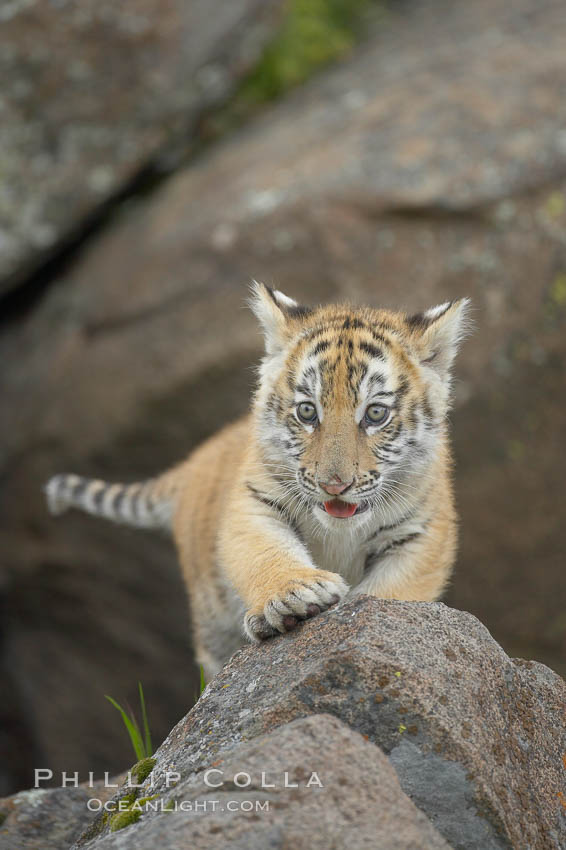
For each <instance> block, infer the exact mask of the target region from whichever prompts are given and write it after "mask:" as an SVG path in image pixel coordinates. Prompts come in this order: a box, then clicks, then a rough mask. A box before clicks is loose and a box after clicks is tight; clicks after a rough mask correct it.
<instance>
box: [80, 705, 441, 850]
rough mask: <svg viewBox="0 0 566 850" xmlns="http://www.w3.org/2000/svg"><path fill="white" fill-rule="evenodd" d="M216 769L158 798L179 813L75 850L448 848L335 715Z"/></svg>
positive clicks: (239, 753) (371, 748)
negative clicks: (84, 849) (158, 849)
mask: <svg viewBox="0 0 566 850" xmlns="http://www.w3.org/2000/svg"><path fill="white" fill-rule="evenodd" d="M214 764H215V765H217V766H216V768H213V772H212V773H211V774H209V775H208V776H207V774H206V771H201V772H200V773H197V774H192V775H191V776H190V777H189V778H188V779H186V780H185V781H182V782H180V783H179V784H178V785H177V786H176V787H175V789H174V790H172V791H170V792H169V793H166V794H164V795H160V797H159V800H160V801H161V802H162V804H163V806H166V805H167V804H168V803H172V804H173V805H175V803H176V805H177V811H172V812H170V813H163V814H161V813H159V814H157V815H153V816H152V815H149V816H147V815H146V818H145V820H144V822H143V823H140V824H139V825H138V826H134V827H133V828H128V829H127V830H125V831H124V832H122V831H119V832H115V833H112V834H110V835H108V836H107V837H105V838H102V839H99V840H97V841H93V842H87V843H86V844H84V843H83V842H79V844H78V845H77V846H86V847H96V848H101V849H102V848H105V847H108V848H112V847H115V848H118V847H119V848H121V850H134V849H135V850H144V848H148V850H151V848H154V847H166V848H167V850H185V848H187V847H190V848H191V850H220V848H226V850H228V848H230V850H265V848H267V847H269V848H273V850H276V848H281V850H283V848H287V847H293V848H296V850H303V848H304V850H311V848H312V850H329V848H336V850H338V848H343V847H347V846H351V847H356V848H360V850H449V845H448V844H447V843H446V842H445V841H444V840H443V838H442V837H441V836H440V835H439V833H438V832H437V831H436V830H435V829H434V827H433V826H432V825H431V824H430V822H429V821H428V820H427V818H426V817H425V815H423V814H422V812H420V811H418V809H416V808H415V806H414V805H413V803H411V801H410V800H409V799H408V798H407V796H406V795H405V794H403V792H402V791H401V789H400V787H399V781H398V779H397V776H396V773H395V770H394V769H393V768H392V767H391V765H390V763H389V762H388V760H387V758H386V756H384V755H383V753H382V752H381V751H380V750H379V748H378V747H376V746H375V745H374V744H372V743H370V742H368V741H366V740H364V739H363V738H362V736H361V735H359V734H358V733H357V732H353V731H352V730H351V729H348V727H347V726H345V725H344V724H343V723H340V721H338V720H336V718H334V717H328V716H327V715H324V714H322V715H315V716H313V717H309V718H306V719H301V720H295V721H294V722H292V723H289V724H288V725H286V726H284V727H283V728H281V729H277V730H275V731H274V732H272V733H271V734H269V735H266V736H260V737H258V738H257V739H256V740H254V741H252V742H249V743H243V744H241V745H240V746H237V747H235V748H233V749H232V750H230V751H229V752H228V754H227V755H226V756H225V757H224V758H222V757H221V758H219V759H215V761H214ZM207 782H208V783H212V784H213V785H214V787H211V785H210V784H207ZM319 783H320V785H319ZM285 784H286V785H287V787H285ZM267 786H272V787H267ZM292 786H296V787H292ZM213 803H214V806H213ZM181 804H183V805H184V806H185V807H186V808H188V807H189V806H192V809H193V810H192V811H188V810H185V811H183V810H180V808H179V807H180V805H181ZM266 805H267V807H268V808H265V807H266ZM205 806H207V808H206V809H205ZM199 807H200V808H199ZM230 809H232V811H230ZM150 818H151V820H150Z"/></svg>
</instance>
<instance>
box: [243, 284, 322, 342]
mask: <svg viewBox="0 0 566 850" xmlns="http://www.w3.org/2000/svg"><path fill="white" fill-rule="evenodd" d="M249 305H250V307H251V309H252V310H253V312H254V313H255V315H256V316H257V318H258V319H259V322H260V324H261V326H262V329H263V333H264V336H265V351H266V354H268V355H274V354H278V353H279V352H280V351H281V350H282V349H283V348H284V347H285V345H286V344H287V343H288V342H289V340H290V338H291V336H292V334H293V331H294V330H296V325H295V327H293V324H294V323H295V322H296V320H297V319H302V318H304V317H305V316H308V314H309V313H310V312H311V311H310V310H309V308H308V307H300V306H299V304H297V302H296V301H293V299H292V298H288V297H287V295H284V294H283V293H282V292H279V290H278V289H271V288H270V287H269V286H266V285H265V284H264V283H258V282H257V281H256V280H254V281H253V283H252V285H251V296H250V299H249Z"/></svg>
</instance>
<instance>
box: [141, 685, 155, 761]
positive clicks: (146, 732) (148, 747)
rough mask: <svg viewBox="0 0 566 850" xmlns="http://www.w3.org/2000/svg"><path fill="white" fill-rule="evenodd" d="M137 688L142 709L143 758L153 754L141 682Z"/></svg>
mask: <svg viewBox="0 0 566 850" xmlns="http://www.w3.org/2000/svg"><path fill="white" fill-rule="evenodd" d="M138 688H139V692H140V705H141V710H142V723H143V731H144V738H145V741H144V747H145V754H144V756H145V758H148V757H149V756H151V755H153V745H152V743H151V732H150V731H149V723H148V722H147V712H146V710H145V697H144V695H143V688H142V683H141V682H138Z"/></svg>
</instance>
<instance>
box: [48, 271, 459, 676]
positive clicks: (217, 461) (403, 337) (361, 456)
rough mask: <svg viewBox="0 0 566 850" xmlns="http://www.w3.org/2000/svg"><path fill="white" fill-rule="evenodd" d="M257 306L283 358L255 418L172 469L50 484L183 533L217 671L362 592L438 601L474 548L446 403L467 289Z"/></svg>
mask: <svg viewBox="0 0 566 850" xmlns="http://www.w3.org/2000/svg"><path fill="white" fill-rule="evenodd" d="M251 306H252V309H253V310H254V312H255V314H256V316H257V318H258V319H259V322H260V324H261V326H262V329H263V332H264V336H265V355H264V357H263V360H262V362H261V365H260V368H259V381H258V387H257V391H256V393H255V398H254V401H253V405H252V409H251V412H250V414H249V415H248V416H246V417H245V418H244V419H242V420H240V421H238V422H236V423H234V424H232V425H229V426H228V427H226V428H224V429H223V430H222V431H220V432H219V433H218V434H216V435H215V436H213V437H212V438H211V439H209V440H208V441H207V442H205V443H204V444H203V445H202V446H200V447H199V448H198V449H197V450H196V451H195V452H193V453H192V454H191V455H190V456H189V458H188V459H187V460H185V461H184V462H182V463H181V464H179V465H178V466H177V467H175V468H173V469H172V470H170V471H168V472H166V473H164V474H163V475H162V476H160V477H158V478H156V479H153V480H150V481H147V482H144V483H140V484H131V485H121V484H107V483H105V482H103V481H96V480H88V479H85V478H80V477H78V476H75V475H58V476H55V477H54V478H52V479H51V480H50V481H49V482H48V484H47V487H46V491H47V498H48V502H49V506H50V508H51V510H52V512H53V513H61V512H62V511H64V510H65V509H67V508H68V507H75V508H81V509H82V510H85V511H88V512H89V513H91V514H95V515H98V516H102V517H106V518H107V519H111V520H114V521H116V522H123V523H127V524H129V525H135V526H138V527H142V528H151V527H153V528H158V527H161V528H166V529H169V530H170V531H171V532H172V535H173V538H174V540H175V543H176V546H177V549H178V552H179V556H180V561H181V564H182V569H183V573H184V578H185V581H186V585H187V590H188V595H189V599H190V604H191V611H192V622H193V630H194V645H195V651H196V657H197V661H198V662H199V663H201V664H203V666H204V669H205V673H206V675H207V677H211V676H213V675H214V674H215V673H216V672H217V671H218V670H219V669H220V667H221V666H222V664H223V663H224V662H225V661H226V660H227V659H228V658H229V657H230V655H231V654H232V653H233V652H234V651H235V650H236V649H237V648H238V647H239V646H241V645H242V643H243V642H244V635H245V636H247V638H249V639H250V640H251V641H260V640H263V639H265V638H269V637H271V636H272V635H276V634H278V633H280V632H287V631H290V630H291V629H294V628H295V627H296V626H297V624H298V623H299V622H300V621H301V620H304V619H307V618H309V617H314V616H316V615H317V614H319V613H320V612H321V611H324V610H325V609H327V608H329V607H330V606H331V605H334V604H335V603H337V602H339V600H341V599H343V598H344V597H345V596H346V595H347V594H348V595H350V596H351V595H353V594H360V593H367V594H371V595H374V596H378V597H381V598H385V599H402V600H435V599H438V597H439V596H440V594H441V593H442V591H443V589H444V588H445V585H446V583H447V580H448V578H449V575H450V572H451V569H452V564H453V561H454V557H455V552H456V537H457V520H456V513H455V509H454V501H453V495H452V484H451V457H450V448H449V442H448V434H447V422H446V414H447V411H448V409H449V401H450V367H451V365H452V361H453V359H454V355H455V353H456V349H457V346H458V343H459V341H460V339H461V338H462V335H463V333H464V330H465V324H466V312H467V306H468V301H467V299H462V300H459V301H452V302H449V303H446V304H442V305H440V306H438V307H433V308H432V309H431V310H427V311H426V312H424V313H420V314H418V315H414V316H408V315H405V314H402V313H395V312H390V311H386V310H376V309H370V308H357V307H351V306H346V305H339V306H327V307H315V308H308V307H301V306H299V305H298V304H297V303H296V302H295V301H293V300H292V299H291V298H288V297H287V296H286V295H283V294H282V293H281V292H278V291H273V290H271V289H269V288H268V287H267V286H264V285H263V284H259V283H254V285H253V289H252V298H251Z"/></svg>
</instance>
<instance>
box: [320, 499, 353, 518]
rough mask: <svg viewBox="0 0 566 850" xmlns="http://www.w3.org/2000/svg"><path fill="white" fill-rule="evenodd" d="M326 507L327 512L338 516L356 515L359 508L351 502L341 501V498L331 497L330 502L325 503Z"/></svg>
mask: <svg viewBox="0 0 566 850" xmlns="http://www.w3.org/2000/svg"><path fill="white" fill-rule="evenodd" d="M324 507H325V509H326V513H328V514H330V516H337V517H349V516H354V514H355V513H356V511H357V510H358V506H357V505H353V504H352V503H351V502H341V501H340V499H331V500H330V501H329V502H325V503H324Z"/></svg>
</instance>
